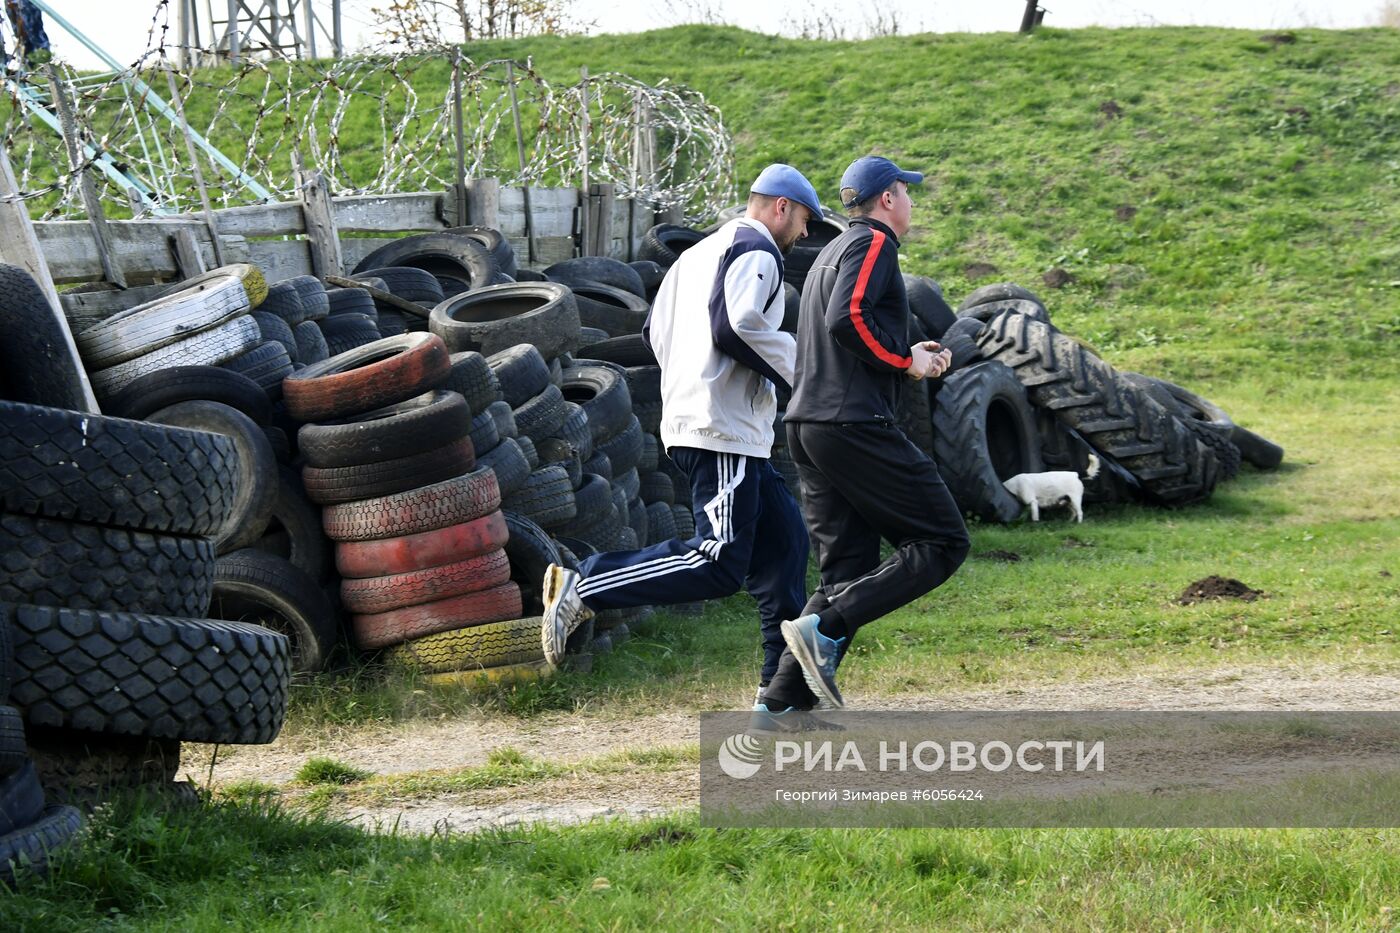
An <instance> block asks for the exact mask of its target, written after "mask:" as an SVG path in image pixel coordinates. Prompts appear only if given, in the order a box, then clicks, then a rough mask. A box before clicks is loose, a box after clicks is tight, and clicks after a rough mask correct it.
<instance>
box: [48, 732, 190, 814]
mask: <svg viewBox="0 0 1400 933" xmlns="http://www.w3.org/2000/svg"><path fill="white" fill-rule="evenodd" d="M28 738H29V754H30V757H31V758H33V759H34V766H35V768H37V769H38V771H39V780H40V781H41V782H42V783H43V785H44V790H45V791H46V795H47V797H48V799H49V800H50V801H51V802H54V803H70V804H75V805H81V806H92V805H94V804H98V803H101V802H103V801H105V800H108V799H110V798H111V796H112V792H113V791H117V790H132V789H135V788H139V787H142V786H147V787H161V788H164V787H167V786H169V784H170V782H171V781H173V780H175V778H176V777H178V776H179V773H180V743H179V742H177V741H174V740H172V739H151V738H144V737H134V736H124V735H106V734H104V733H101V732H79V731H77V730H73V729H53V728H45V727H43V726H33V727H31V728H30V729H29V730H28Z"/></svg>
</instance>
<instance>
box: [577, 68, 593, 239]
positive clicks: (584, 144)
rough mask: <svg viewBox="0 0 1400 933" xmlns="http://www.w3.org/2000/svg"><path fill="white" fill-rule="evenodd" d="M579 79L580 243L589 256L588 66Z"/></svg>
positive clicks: (589, 126) (589, 124) (581, 70)
mask: <svg viewBox="0 0 1400 933" xmlns="http://www.w3.org/2000/svg"><path fill="white" fill-rule="evenodd" d="M579 77H580V78H581V81H580V87H581V89H582V91H583V126H582V128H581V132H580V133H579V143H580V147H581V150H582V151H581V152H580V159H581V160H582V165H581V168H582V171H583V177H582V180H581V181H580V182H579V191H580V192H581V197H580V199H579V242H580V243H581V244H582V248H581V250H580V254H581V255H587V254H588V243H589V238H588V234H589V226H590V223H589V220H590V219H589V216H588V185H589V180H588V164H589V156H588V135H589V131H590V128H591V120H590V117H589V113H588V66H587V65H584V66H583V67H582V68H580V69H579Z"/></svg>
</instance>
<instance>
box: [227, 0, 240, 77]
mask: <svg viewBox="0 0 1400 933" xmlns="http://www.w3.org/2000/svg"><path fill="white" fill-rule="evenodd" d="M228 60H229V61H230V62H232V63H233V64H235V65H236V64H238V0H228Z"/></svg>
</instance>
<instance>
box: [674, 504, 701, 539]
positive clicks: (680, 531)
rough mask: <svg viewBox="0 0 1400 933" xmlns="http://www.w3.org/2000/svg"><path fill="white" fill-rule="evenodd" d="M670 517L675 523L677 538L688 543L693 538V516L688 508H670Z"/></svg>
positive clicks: (677, 506)
mask: <svg viewBox="0 0 1400 933" xmlns="http://www.w3.org/2000/svg"><path fill="white" fill-rule="evenodd" d="M671 516H672V518H674V519H675V521H676V537H677V538H679V539H680V540H681V541H689V540H690V539H691V538H693V537H695V515H694V513H692V512H691V511H690V506H688V505H673V506H671Z"/></svg>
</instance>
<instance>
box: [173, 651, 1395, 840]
mask: <svg viewBox="0 0 1400 933" xmlns="http://www.w3.org/2000/svg"><path fill="white" fill-rule="evenodd" d="M850 700H851V705H852V706H853V707H857V708H860V709H899V710H930V711H936V710H975V709H999V710H1018V709H1037V710H1066V709H1086V710H1087V709H1144V710H1146V709H1151V710H1161V709H1183V710H1188V709H1197V710H1206V709H1214V710H1222V709H1231V710H1288V709H1299V710H1304V709H1306V710H1363V709H1369V710H1400V672H1397V673H1373V672H1358V671H1355V670H1344V669H1343V668H1341V667H1340V666H1336V665H1319V666H1287V667H1275V666H1262V667H1231V668H1218V669H1214V670H1211V671H1207V672H1200V671H1193V672H1175V673H1152V674H1142V675H1133V676H1124V677H1116V678H1109V679H1104V680H1096V681H1088V682H1076V683H1056V684H1050V685H1045V686H1026V687H1019V688H1001V689H994V690H981V691H962V692H949V693H943V694H940V695H937V696H908V695H906V696H897V697H875V696H859V695H853V696H851V697H850ZM697 741H698V720H697V718H696V714H695V713H694V712H691V711H686V712H677V711H668V712H661V713H656V714H651V715H643V716H635V717H619V716H615V715H614V716H588V715H580V714H560V715H555V716H541V717H536V718H533V719H530V720H527V721H519V720H513V719H504V718H499V717H494V718H485V717H483V718H481V719H479V720H454V721H451V722H433V723H413V724H405V725H400V726H397V727H393V728H371V729H365V730H362V731H357V732H350V733H346V734H342V735H339V736H337V737H335V738H333V739H323V738H320V737H317V736H312V735H305V734H303V735H297V736H292V737H287V738H283V739H279V740H278V741H277V742H275V743H273V744H272V745H267V746H252V747H247V748H238V749H232V750H230V749H228V748H224V749H221V750H220V758H219V760H218V761H217V762H216V763H215V766H214V769H213V783H214V785H215V786H221V785H227V784H230V783H233V782H236V781H243V780H257V781H263V782H266V783H269V784H276V785H281V784H286V783H287V782H289V781H291V779H292V778H293V776H294V775H295V773H296V771H297V769H298V768H299V767H301V765H302V764H303V763H304V762H305V761H306V759H307V758H309V757H312V756H314V755H323V756H327V757H330V758H333V759H335V760H337V761H340V762H343V763H345V764H349V765H353V766H355V767H357V768H362V769H365V770H367V771H371V772H373V773H375V774H380V775H392V774H405V773H412V772H422V771H443V770H448V771H451V770H457V769H460V768H465V767H470V766H474V765H482V764H485V763H486V759H487V755H488V754H489V753H490V752H491V751H492V750H494V749H499V748H503V747H511V748H515V749H517V750H519V751H520V752H522V753H524V754H525V755H528V756H530V757H532V758H538V759H543V760H546V761H550V762H555V763H560V764H564V763H570V762H577V761H581V760H584V759H593V758H597V757H599V756H601V755H606V754H609V753H616V752H621V751H624V750H636V749H649V748H661V747H667V746H682V745H693V744H694V743H695V742H697ZM192 748H197V749H198V750H199V751H198V752H196V753H195V754H187V755H186V758H185V761H184V763H183V767H182V770H184V771H185V772H187V773H191V774H194V775H197V776H198V777H199V778H200V779H201V781H202V780H204V779H205V777H206V776H207V775H208V774H209V771H208V768H209V758H208V752H207V751H206V747H205V746H192ZM697 797H698V777H697V774H696V770H695V767H694V765H693V764H685V765H683V766H681V767H678V768H677V769H675V770H672V771H661V772H657V771H656V770H652V769H648V770H645V771H639V772H637V773H632V772H626V771H624V772H621V773H616V774H614V773H609V774H606V775H596V774H594V775H587V776H586V777H584V778H580V777H574V778H560V779H550V780H546V781H542V782H536V783H531V784H528V785H525V786H519V787H503V788H493V789H490V790H484V791H474V792H472V793H470V794H462V795H454V796H451V797H447V798H434V799H424V800H414V801H401V802H398V803H396V804H395V805H394V806H392V807H382V808H352V809H348V810H346V811H345V815H346V816H348V817H350V818H352V819H355V820H357V821H361V822H364V823H366V824H367V825H379V826H383V827H388V826H393V825H397V826H398V828H399V829H400V830H404V831H415V832H425V831H432V830H434V829H439V830H442V829H450V830H453V831H470V830H476V829H481V828H485V827H488V826H509V825H515V824H518V823H523V822H536V821H545V822H549V823H559V824H567V823H575V822H580V821H584V820H588V819H592V818H594V817H600V816H601V817H609V816H628V817H636V816H649V815H655V814H659V813H663V812H667V811H670V810H674V809H678V808H687V807H692V806H694V805H695V803H696V800H697Z"/></svg>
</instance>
